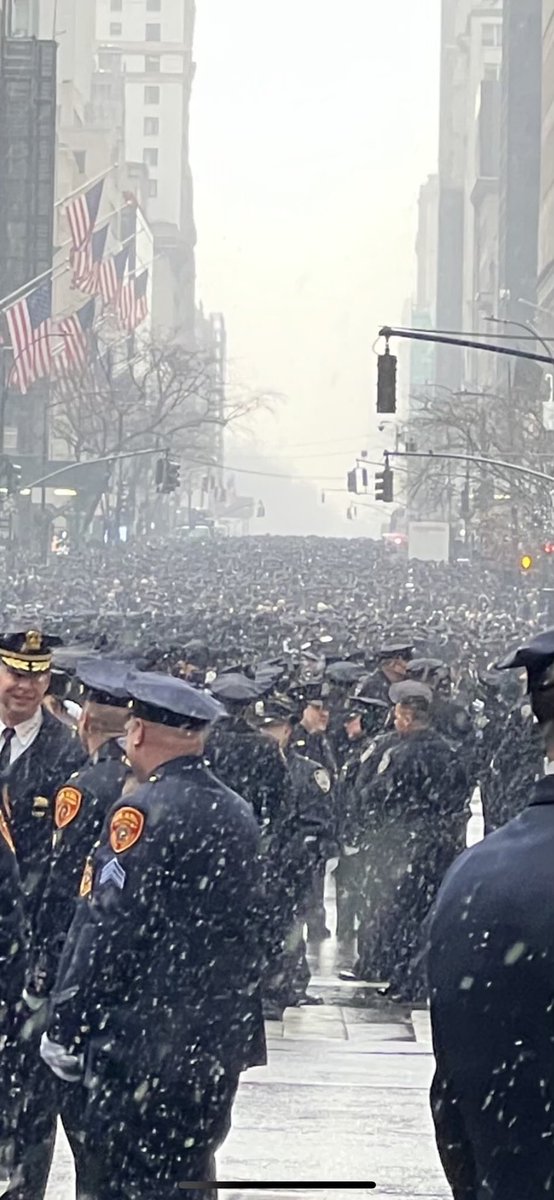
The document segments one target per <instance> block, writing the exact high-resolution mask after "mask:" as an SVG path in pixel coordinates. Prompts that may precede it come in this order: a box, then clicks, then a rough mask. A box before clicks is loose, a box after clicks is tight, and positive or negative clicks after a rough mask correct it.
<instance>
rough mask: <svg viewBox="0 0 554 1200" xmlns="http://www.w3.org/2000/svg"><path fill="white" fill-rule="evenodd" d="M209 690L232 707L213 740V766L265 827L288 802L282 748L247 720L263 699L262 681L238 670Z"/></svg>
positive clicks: (209, 747) (210, 751)
mask: <svg viewBox="0 0 554 1200" xmlns="http://www.w3.org/2000/svg"><path fill="white" fill-rule="evenodd" d="M210 691H211V693H212V695H213V696H215V697H216V699H217V700H219V701H220V702H221V704H223V705H224V706H225V708H226V709H227V715H226V716H224V717H222V718H221V720H220V721H218V722H217V723H216V724H215V725H214V727H213V729H212V731H211V733H210V736H209V738H208V742H207V745H206V755H207V761H208V764H209V766H210V768H211V770H212V771H213V773H214V775H217V778H218V779H221V782H222V783H224V784H226V786H227V787H229V788H231V790H232V791H234V792H236V793H237V795H239V796H242V798H243V800H248V801H249V803H250V804H251V805H252V808H253V811H254V813H255V815H256V818H257V820H258V823H259V824H260V826H261V827H262V828H264V827H265V826H266V825H270V824H271V823H272V822H274V821H276V820H278V819H279V815H280V813H281V811H282V809H283V806H284V804H285V803H286V796H285V790H286V783H285V781H286V766H285V763H284V762H283V758H282V755H280V754H279V749H278V747H277V746H275V745H274V743H273V742H271V741H268V739H267V738H265V737H264V736H263V734H261V733H260V732H259V730H257V729H255V728H254V727H253V726H252V725H251V724H250V722H249V721H248V720H247V718H246V713H247V710H248V708H249V706H251V705H253V704H254V703H255V702H256V701H257V700H258V699H259V698H260V691H259V687H258V685H257V684H256V683H255V682H254V681H253V680H251V679H249V678H248V677H247V676H246V675H243V674H241V673H240V672H237V671H233V672H229V674H224V675H220V676H218V677H217V678H216V679H214V681H213V683H211V684H210Z"/></svg>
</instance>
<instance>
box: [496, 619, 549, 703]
mask: <svg viewBox="0 0 554 1200" xmlns="http://www.w3.org/2000/svg"><path fill="white" fill-rule="evenodd" d="M496 667H497V670H498V671H509V670H513V669H517V668H520V669H521V668H522V667H525V670H526V671H527V681H528V686H527V690H528V691H529V692H534V691H540V690H545V689H546V688H549V687H553V686H554V629H547V630H546V631H545V632H544V633H539V634H537V637H535V638H533V640H532V641H531V642H529V643H528V644H527V645H526V646H521V647H520V648H519V650H515V651H513V652H512V653H511V654H508V656H507V657H506V658H504V659H502V661H501V662H499V663H497V664H496Z"/></svg>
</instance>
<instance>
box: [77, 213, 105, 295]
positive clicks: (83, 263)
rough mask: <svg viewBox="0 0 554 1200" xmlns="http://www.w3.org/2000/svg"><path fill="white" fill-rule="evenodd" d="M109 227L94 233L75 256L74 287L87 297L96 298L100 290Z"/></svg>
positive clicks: (103, 227)
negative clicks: (101, 267) (101, 266)
mask: <svg viewBox="0 0 554 1200" xmlns="http://www.w3.org/2000/svg"><path fill="white" fill-rule="evenodd" d="M108 228H109V225H103V226H102V228H101V229H97V230H96V232H95V233H93V235H92V237H91V239H90V241H89V242H87V244H86V246H85V247H84V248H83V249H82V250H76V251H75V252H74V254H73V287H74V288H78V289H79V291H80V292H84V293H85V295H86V296H95V295H96V293H97V291H98V289H99V275H100V264H101V262H102V259H103V257H104V251H105V249H106V241H107V237H108Z"/></svg>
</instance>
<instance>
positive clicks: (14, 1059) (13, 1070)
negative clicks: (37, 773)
mask: <svg viewBox="0 0 554 1200" xmlns="http://www.w3.org/2000/svg"><path fill="white" fill-rule="evenodd" d="M25 968H26V933H25V923H24V916H23V897H22V893H21V883H20V879H19V871H18V868H17V859H16V856H15V846H14V843H13V839H12V835H11V832H10V829H9V825H8V822H7V820H6V817H5V816H4V813H3V812H2V811H1V810H0V1038H1V1039H2V1053H1V1054H0V1091H1V1095H2V1111H1V1116H0V1184H3V1183H4V1182H5V1179H6V1178H7V1177H8V1176H9V1174H10V1173H11V1171H12V1170H13V1166H14V1151H15V1146H14V1137H15V1132H16V1129H17V1120H18V1113H19V1106H20V1104H21V1102H22V1100H23V1096H22V1092H21V1086H20V1077H19V1070H18V1058H19V1054H20V1050H21V1046H20V1034H21V1032H22V1028H23V1024H24V1017H23V1014H22V1003H21V997H22V994H23V986H24V982H25Z"/></svg>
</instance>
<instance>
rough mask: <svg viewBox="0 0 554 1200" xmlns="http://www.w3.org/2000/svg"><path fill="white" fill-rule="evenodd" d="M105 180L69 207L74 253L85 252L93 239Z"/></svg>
mask: <svg viewBox="0 0 554 1200" xmlns="http://www.w3.org/2000/svg"><path fill="white" fill-rule="evenodd" d="M103 190H104V180H103V179H100V180H99V182H98V183H94V184H93V185H92V187H91V188H89V189H88V192H81V193H80V195H79V196H75V199H74V200H70V201H69V204H68V205H67V208H66V212H67V219H68V221H69V229H70V232H71V241H72V242H73V251H74V252H75V251H78V250H84V248H85V246H86V245H87V243H88V242H90V239H91V237H92V231H93V229H94V226H95V225H96V221H97V218H98V213H99V210H100V201H101V199H102V192H103Z"/></svg>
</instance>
